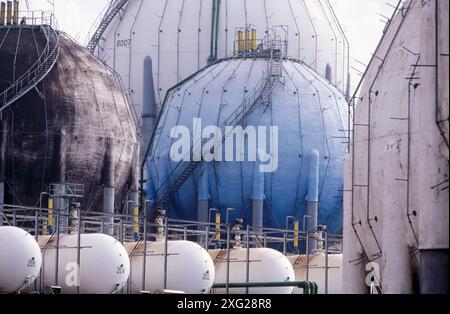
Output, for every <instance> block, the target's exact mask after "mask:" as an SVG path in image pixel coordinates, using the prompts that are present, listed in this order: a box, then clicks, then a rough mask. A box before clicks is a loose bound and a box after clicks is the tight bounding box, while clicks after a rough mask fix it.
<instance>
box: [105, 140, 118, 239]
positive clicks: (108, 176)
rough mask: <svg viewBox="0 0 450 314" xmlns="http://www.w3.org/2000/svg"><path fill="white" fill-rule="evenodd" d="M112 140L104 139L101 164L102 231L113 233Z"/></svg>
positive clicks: (113, 159) (113, 161) (113, 160)
mask: <svg viewBox="0 0 450 314" xmlns="http://www.w3.org/2000/svg"><path fill="white" fill-rule="evenodd" d="M114 157H115V156H114V140H113V139H112V138H108V139H106V154H105V161H104V165H103V185H104V186H103V212H104V213H105V214H106V217H105V220H104V222H105V228H104V231H103V232H104V233H105V234H108V235H111V236H112V235H113V233H114V228H113V222H114V217H113V215H114V194H115V189H114V164H115V158H114Z"/></svg>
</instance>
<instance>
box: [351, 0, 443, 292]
mask: <svg viewBox="0 0 450 314" xmlns="http://www.w3.org/2000/svg"><path fill="white" fill-rule="evenodd" d="M448 21H449V1H448V0H436V1H421V0H407V1H404V2H403V4H402V6H401V7H400V9H399V11H398V12H397V14H396V15H395V17H394V18H393V20H392V22H391V24H390V25H389V27H388V28H387V30H386V31H385V34H384V37H383V39H382V41H381V43H380V45H379V47H378V49H377V51H376V52H375V56H374V58H373V60H372V62H371V63H370V65H369V68H368V71H367V75H366V76H365V78H364V82H363V85H362V88H361V90H360V94H359V96H358V98H357V99H356V100H355V111H354V125H353V129H354V136H353V141H352V152H351V154H350V155H349V156H348V160H347V166H346V178H345V189H344V190H345V191H346V192H345V194H344V208H345V209H344V211H345V217H344V261H343V267H344V278H345V280H344V286H343V288H344V292H347V293H367V292H368V291H369V288H368V285H367V284H366V280H367V283H368V284H369V285H370V283H371V278H372V277H373V279H374V281H375V282H379V285H378V284H375V286H378V287H376V288H377V289H376V291H378V292H379V293H412V292H422V293H433V292H448V280H447V278H448V248H449V238H448V236H449V211H448V205H449V193H448V185H449V181H448V180H449V177H448V175H449V163H448V162H449V151H448V141H449V128H448V126H449V124H448V123H449V116H448V110H449V98H448V97H449V90H448V84H449V72H448V71H449V70H448V69H449V56H448V53H449V40H448V27H449V25H448V23H449V22H448ZM369 262H373V263H376V264H369V265H368V266H367V264H368V263H369ZM366 267H368V270H369V272H366V271H365V268H366ZM366 277H367V278H366Z"/></svg>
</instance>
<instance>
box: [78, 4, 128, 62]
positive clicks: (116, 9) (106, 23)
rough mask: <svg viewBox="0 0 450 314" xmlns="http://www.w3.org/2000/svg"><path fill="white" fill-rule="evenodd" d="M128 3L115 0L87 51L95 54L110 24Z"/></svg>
mask: <svg viewBox="0 0 450 314" xmlns="http://www.w3.org/2000/svg"><path fill="white" fill-rule="evenodd" d="M127 3H128V0H115V1H114V2H111V5H110V6H109V8H108V10H107V11H106V14H105V16H104V17H103V19H102V20H101V22H100V24H99V26H98V28H97V30H96V31H95V33H94V35H93V36H92V38H91V40H90V41H89V43H88V45H87V49H88V50H89V52H91V53H94V51H95V48H96V47H97V45H98V43H99V41H100V39H101V38H102V35H103V33H104V32H105V30H106V29H107V28H108V26H109V24H110V23H111V21H112V20H113V19H114V17H115V16H116V15H117V13H118V12H119V11H120V10H121V9H122V8H123V7H124V6H125V4H127Z"/></svg>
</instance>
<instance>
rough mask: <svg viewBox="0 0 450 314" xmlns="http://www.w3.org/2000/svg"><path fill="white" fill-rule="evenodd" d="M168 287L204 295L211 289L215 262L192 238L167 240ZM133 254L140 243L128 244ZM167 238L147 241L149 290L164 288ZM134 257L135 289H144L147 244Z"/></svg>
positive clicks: (146, 271)
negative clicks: (144, 259)
mask: <svg viewBox="0 0 450 314" xmlns="http://www.w3.org/2000/svg"><path fill="white" fill-rule="evenodd" d="M167 243H168V245H167V253H168V255H167V287H166V289H167V290H176V291H183V292H184V293H188V294H204V293H208V292H209V290H210V289H211V287H212V285H213V283H214V278H215V270H214V262H213V260H212V259H211V257H210V256H209V254H208V252H207V251H206V250H205V249H203V248H202V247H201V246H200V245H198V244H196V243H194V242H190V241H168V242H167ZM126 247H127V249H128V251H129V253H131V252H132V251H133V249H134V248H135V247H136V243H127V244H126ZM164 248H165V242H164V241H155V242H147V257H146V269H145V291H150V292H152V293H153V292H157V291H161V290H163V289H164V251H165V250H164ZM135 252H136V255H133V256H131V276H130V278H131V292H132V293H139V292H140V291H143V288H144V287H143V285H142V278H143V266H144V261H143V254H142V253H143V244H142V243H140V244H139V247H138V248H137V249H136V250H135Z"/></svg>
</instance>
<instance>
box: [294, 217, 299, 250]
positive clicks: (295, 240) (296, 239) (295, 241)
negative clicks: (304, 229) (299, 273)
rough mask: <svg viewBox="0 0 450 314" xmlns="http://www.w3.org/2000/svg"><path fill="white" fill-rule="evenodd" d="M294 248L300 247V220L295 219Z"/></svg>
mask: <svg viewBox="0 0 450 314" xmlns="http://www.w3.org/2000/svg"><path fill="white" fill-rule="evenodd" d="M294 248H296V249H298V220H296V221H294Z"/></svg>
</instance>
